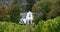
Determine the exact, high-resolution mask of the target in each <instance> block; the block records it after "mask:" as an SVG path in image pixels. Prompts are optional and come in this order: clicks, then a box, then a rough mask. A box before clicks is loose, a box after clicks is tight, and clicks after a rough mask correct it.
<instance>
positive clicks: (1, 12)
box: [0, 6, 8, 22]
mask: <svg viewBox="0 0 60 32" xmlns="http://www.w3.org/2000/svg"><path fill="white" fill-rule="evenodd" d="M6 15H8V7H7V6H0V21H2V22H3V21H6V20H7V19H6V17H7V16H6Z"/></svg>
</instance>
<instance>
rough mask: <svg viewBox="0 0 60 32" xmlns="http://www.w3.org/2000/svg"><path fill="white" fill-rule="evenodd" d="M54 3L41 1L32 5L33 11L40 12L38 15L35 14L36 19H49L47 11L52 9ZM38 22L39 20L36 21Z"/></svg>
mask: <svg viewBox="0 0 60 32" xmlns="http://www.w3.org/2000/svg"><path fill="white" fill-rule="evenodd" d="M52 5H53V2H51V1H47V0H46V1H43V0H41V1H39V2H37V3H36V4H34V6H33V7H32V12H34V13H38V14H37V15H34V19H35V20H36V21H39V20H46V19H47V13H48V12H49V11H51V7H52ZM35 20H34V21H35ZM35 23H37V22H35Z"/></svg>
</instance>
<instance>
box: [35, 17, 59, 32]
mask: <svg viewBox="0 0 60 32" xmlns="http://www.w3.org/2000/svg"><path fill="white" fill-rule="evenodd" d="M35 31H36V32H60V17H57V18H55V19H49V20H47V21H40V22H39V24H38V25H37V26H36V29H35Z"/></svg>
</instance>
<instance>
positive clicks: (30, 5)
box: [26, 0, 35, 11]
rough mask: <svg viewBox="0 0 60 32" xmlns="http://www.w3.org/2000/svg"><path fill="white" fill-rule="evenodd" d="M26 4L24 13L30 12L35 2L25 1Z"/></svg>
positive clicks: (33, 0)
mask: <svg viewBox="0 0 60 32" xmlns="http://www.w3.org/2000/svg"><path fill="white" fill-rule="evenodd" d="M26 3H27V5H26V11H29V10H30V11H32V6H33V5H34V3H35V0H26Z"/></svg>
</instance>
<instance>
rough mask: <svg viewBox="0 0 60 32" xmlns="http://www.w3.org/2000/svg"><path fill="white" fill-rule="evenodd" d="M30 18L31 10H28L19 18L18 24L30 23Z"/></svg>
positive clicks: (31, 16)
mask: <svg viewBox="0 0 60 32" xmlns="http://www.w3.org/2000/svg"><path fill="white" fill-rule="evenodd" d="M23 16H24V15H23ZM32 20H33V15H32V12H30V11H29V12H28V13H26V16H24V17H22V18H21V19H20V22H19V23H20V24H32Z"/></svg>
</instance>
